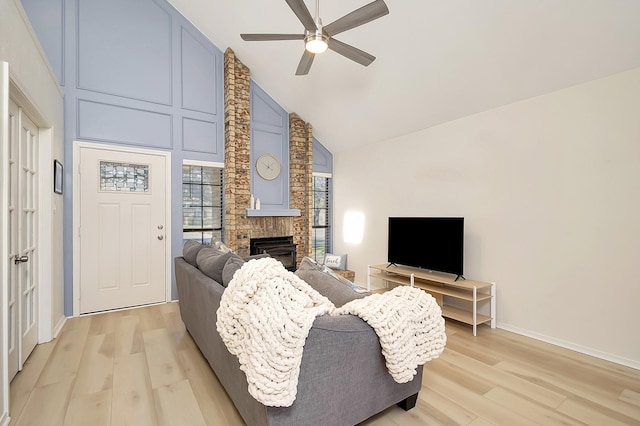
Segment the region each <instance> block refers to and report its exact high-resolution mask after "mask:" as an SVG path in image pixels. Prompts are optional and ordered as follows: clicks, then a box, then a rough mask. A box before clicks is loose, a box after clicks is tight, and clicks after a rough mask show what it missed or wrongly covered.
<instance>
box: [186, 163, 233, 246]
mask: <svg viewBox="0 0 640 426" xmlns="http://www.w3.org/2000/svg"><path fill="white" fill-rule="evenodd" d="M222 171H223V169H222V168H221V167H210V166H204V165H192V164H183V166H182V239H183V242H184V241H186V240H195V241H200V242H202V243H204V244H210V243H211V239H212V238H213V239H214V240H219V241H222V234H223V233H222V223H223V222H222V212H223V210H222V199H223V186H222Z"/></svg>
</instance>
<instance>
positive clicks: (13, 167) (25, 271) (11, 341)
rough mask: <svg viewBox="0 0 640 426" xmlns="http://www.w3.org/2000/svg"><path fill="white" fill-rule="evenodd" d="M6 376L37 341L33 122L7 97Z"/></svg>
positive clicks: (19, 367) (35, 143)
mask: <svg viewBox="0 0 640 426" xmlns="http://www.w3.org/2000/svg"><path fill="white" fill-rule="evenodd" d="M8 122H9V147H8V158H7V160H8V164H6V166H7V167H8V172H9V173H8V174H9V182H8V183H9V185H8V191H9V192H8V196H9V197H8V198H9V209H8V210H9V211H8V216H7V217H8V228H7V229H8V243H9V244H8V245H9V265H8V266H9V268H8V269H9V270H8V272H9V285H8V297H7V313H8V362H9V381H11V379H13V377H14V376H15V375H16V373H17V372H18V371H20V370H22V366H23V364H24V362H25V361H26V359H27V357H28V356H29V355H30V354H31V352H32V351H33V349H34V348H35V346H36V344H37V342H38V180H39V176H38V127H37V126H36V125H35V124H34V123H33V121H32V120H31V119H30V118H29V117H28V116H27V115H26V113H25V112H24V110H23V109H22V108H20V107H18V105H17V104H16V103H15V102H14V101H13V100H11V99H9V120H8Z"/></svg>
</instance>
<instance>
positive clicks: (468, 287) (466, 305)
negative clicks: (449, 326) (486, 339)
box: [367, 264, 496, 336]
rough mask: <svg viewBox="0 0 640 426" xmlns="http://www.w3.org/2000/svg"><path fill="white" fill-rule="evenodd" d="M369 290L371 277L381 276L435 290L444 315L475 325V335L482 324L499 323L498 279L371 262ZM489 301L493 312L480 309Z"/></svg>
mask: <svg viewBox="0 0 640 426" xmlns="http://www.w3.org/2000/svg"><path fill="white" fill-rule="evenodd" d="M367 272H368V276H367V290H369V291H370V290H371V279H372V278H374V279H381V280H384V281H386V285H387V286H388V283H389V282H391V283H394V284H401V285H410V286H411V287H417V288H420V289H422V290H425V291H426V292H428V293H429V294H431V295H432V296H433V297H434V298H435V299H436V301H437V302H438V305H440V308H442V316H443V317H445V318H451V319H454V320H456V321H460V322H463V323H465V324H470V325H472V326H473V335H474V336H475V335H476V333H477V326H478V325H479V324H484V323H489V324H490V325H491V328H495V327H496V315H495V312H496V297H495V296H496V290H495V288H496V287H495V283H486V282H482V281H473V280H465V279H459V280H457V281H455V278H454V277H452V276H451V275H447V274H443V273H439V272H432V271H426V270H424V269H419V268H412V267H409V266H402V265H399V266H395V265H392V266H389V265H387V264H381V265H369V267H368V271H367ZM485 305H488V309H489V314H488V315H483V314H480V313H478V310H479V308H482V307H484V306H485Z"/></svg>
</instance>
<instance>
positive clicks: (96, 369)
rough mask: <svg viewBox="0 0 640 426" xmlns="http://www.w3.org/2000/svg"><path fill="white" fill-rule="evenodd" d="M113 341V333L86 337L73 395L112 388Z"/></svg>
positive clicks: (77, 395)
mask: <svg viewBox="0 0 640 426" xmlns="http://www.w3.org/2000/svg"><path fill="white" fill-rule="evenodd" d="M113 341H114V335H113V333H110V334H98V335H93V336H88V337H87V341H86V343H85V346H84V352H83V355H82V360H81V361H80V367H79V368H78V375H77V379H76V382H75V386H74V388H73V396H74V397H79V396H84V395H90V394H92V393H95V392H100V391H103V390H107V389H111V388H112V385H113Z"/></svg>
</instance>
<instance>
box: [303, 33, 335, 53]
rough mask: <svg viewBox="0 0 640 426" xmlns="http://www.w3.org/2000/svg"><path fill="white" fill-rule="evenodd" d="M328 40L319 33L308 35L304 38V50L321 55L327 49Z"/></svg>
mask: <svg viewBox="0 0 640 426" xmlns="http://www.w3.org/2000/svg"><path fill="white" fill-rule="evenodd" d="M328 39H329V38H328V37H327V36H325V35H324V34H322V32H321V31H316V32H315V33H314V34H309V35H307V36H306V37H305V38H304V48H305V49H307V50H308V51H309V52H311V53H322V52H324V51H326V50H327V48H328V47H329V44H328V43H327V40H328Z"/></svg>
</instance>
